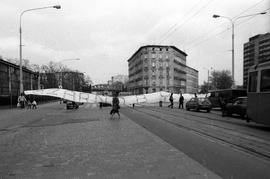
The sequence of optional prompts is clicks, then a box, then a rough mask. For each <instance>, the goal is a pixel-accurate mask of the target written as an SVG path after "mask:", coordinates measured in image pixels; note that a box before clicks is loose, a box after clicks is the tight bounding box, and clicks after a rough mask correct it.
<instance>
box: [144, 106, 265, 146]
mask: <svg viewBox="0 0 270 179" xmlns="http://www.w3.org/2000/svg"><path fill="white" fill-rule="evenodd" d="M147 110H151V111H154V112H160V110H156V109H153V108H147ZM162 114H167V115H170V116H173V117H181V119H186V120H190V119H191V120H193V121H196V122H198V123H201V124H204V125H210V126H214V127H218V128H221V129H225V130H229V131H232V132H235V129H232V128H229V127H224V126H223V125H220V124H217V123H219V122H221V123H225V124H230V125H234V126H235V125H237V126H240V127H246V126H244V125H243V123H237V122H233V121H228V120H225V119H224V120H221V119H218V118H212V117H209V116H204V115H198V114H194V113H192V112H189V113H186V112H185V113H184V114H183V113H182V112H181V113H179V112H175V111H173V113H171V112H168V111H166V110H163V111H162ZM200 114H204V113H200ZM208 114H209V113H208ZM187 116H194V117H196V118H200V119H195V118H188V117H187ZM202 118H204V119H206V120H210V121H214V122H216V123H208V122H206V121H202V120H201V119H202ZM241 133H242V134H245V135H247V136H249V139H250V137H252V138H256V140H260V141H267V140H269V138H268V139H260V138H261V137H262V136H255V135H254V134H251V133H250V132H245V131H244V130H241Z"/></svg>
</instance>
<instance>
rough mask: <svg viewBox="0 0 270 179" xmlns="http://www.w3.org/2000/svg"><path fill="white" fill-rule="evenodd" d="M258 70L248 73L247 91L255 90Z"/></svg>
mask: <svg viewBox="0 0 270 179" xmlns="http://www.w3.org/2000/svg"><path fill="white" fill-rule="evenodd" d="M257 76H258V72H251V73H249V88H248V91H249V92H256V89H257Z"/></svg>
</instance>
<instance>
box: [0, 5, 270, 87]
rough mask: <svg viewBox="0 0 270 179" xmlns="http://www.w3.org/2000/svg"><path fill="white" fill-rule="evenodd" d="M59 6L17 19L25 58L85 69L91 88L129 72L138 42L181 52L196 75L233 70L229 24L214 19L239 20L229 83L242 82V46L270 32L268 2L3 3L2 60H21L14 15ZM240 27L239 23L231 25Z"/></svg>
mask: <svg viewBox="0 0 270 179" xmlns="http://www.w3.org/2000/svg"><path fill="white" fill-rule="evenodd" d="M56 4H59V5H61V6H62V8H61V9H60V10H56V9H45V10H39V11H31V12H27V13H25V14H24V15H23V19H22V30H23V44H24V47H23V58H25V59H28V60H30V63H36V64H39V65H41V64H46V63H48V62H49V61H61V60H63V59H72V58H80V61H65V62H64V64H65V65H67V66H68V67H69V68H72V69H74V70H75V69H77V70H79V71H81V72H86V73H87V74H88V75H89V76H90V77H91V78H92V80H93V82H94V83H95V84H97V83H106V82H107V81H108V80H109V79H110V77H111V76H113V75H117V74H126V75H127V74H128V63H127V60H128V58H129V57H130V56H131V55H132V54H133V53H134V52H135V51H136V50H138V48H139V47H140V46H142V45H156V44H160V45H174V46H176V47H177V48H179V49H180V50H183V51H185V52H186V53H187V54H188V56H187V65H189V66H190V67H192V68H195V69H197V70H198V71H199V84H202V82H203V81H207V69H209V70H210V69H211V67H212V68H213V69H215V70H222V69H227V70H231V51H230V50H231V29H230V27H231V23H230V22H229V21H228V20H227V19H223V18H217V19H214V18H212V15H213V14H219V15H223V16H228V17H235V16H237V15H241V16H243V15H248V14H253V13H258V12H262V11H265V10H267V9H268V14H266V15H260V16H256V17H253V18H241V19H238V20H237V21H236V27H235V80H236V84H242V81H243V79H242V78H243V43H245V42H247V41H248V38H249V37H252V36H254V35H257V34H260V33H267V32H270V15H269V14H270V13H269V8H270V0H226V1H221V0H166V1H165V0H76V1H75V0H73V1H72V0H58V1H56V0H1V1H0V22H1V26H0V55H2V56H3V57H5V58H17V59H18V58H19V16H20V13H21V12H22V11H23V10H26V9H31V8H36V7H44V6H51V5H56ZM237 24H239V25H237Z"/></svg>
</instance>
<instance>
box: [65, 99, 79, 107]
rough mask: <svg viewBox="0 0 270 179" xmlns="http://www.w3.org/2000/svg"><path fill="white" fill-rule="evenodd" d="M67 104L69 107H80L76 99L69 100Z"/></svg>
mask: <svg viewBox="0 0 270 179" xmlns="http://www.w3.org/2000/svg"><path fill="white" fill-rule="evenodd" d="M66 105H67V109H78V108H79V104H78V103H76V102H74V101H67V102H66Z"/></svg>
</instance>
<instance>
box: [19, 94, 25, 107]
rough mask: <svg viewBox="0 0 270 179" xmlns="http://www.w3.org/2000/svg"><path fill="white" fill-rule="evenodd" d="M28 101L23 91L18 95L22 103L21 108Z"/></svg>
mask: <svg viewBox="0 0 270 179" xmlns="http://www.w3.org/2000/svg"><path fill="white" fill-rule="evenodd" d="M25 102H26V98H25V97H24V95H23V93H21V95H20V96H19V97H18V103H19V104H20V106H21V108H24V106H25Z"/></svg>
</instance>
